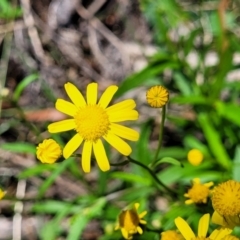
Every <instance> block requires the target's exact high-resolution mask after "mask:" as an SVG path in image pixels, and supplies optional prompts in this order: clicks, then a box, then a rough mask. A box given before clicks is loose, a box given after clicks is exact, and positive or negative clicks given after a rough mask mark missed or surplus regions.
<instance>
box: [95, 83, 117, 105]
mask: <svg viewBox="0 0 240 240" xmlns="http://www.w3.org/2000/svg"><path fill="white" fill-rule="evenodd" d="M117 90H118V87H117V86H115V85H112V86H109V87H108V88H107V89H106V90H105V91H104V93H103V94H102V96H101V98H100V100H99V102H98V105H99V106H101V107H102V108H106V107H107V106H108V104H109V103H110V102H111V100H112V98H113V95H114V94H115V93H116V91H117Z"/></svg>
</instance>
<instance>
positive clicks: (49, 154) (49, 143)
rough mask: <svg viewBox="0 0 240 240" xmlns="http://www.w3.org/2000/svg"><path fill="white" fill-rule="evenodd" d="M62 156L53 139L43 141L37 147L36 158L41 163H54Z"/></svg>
mask: <svg viewBox="0 0 240 240" xmlns="http://www.w3.org/2000/svg"><path fill="white" fill-rule="evenodd" d="M61 155H62V149H61V147H60V146H59V144H58V143H57V142H56V141H54V140H53V139H45V140H44V141H43V142H42V143H39V144H38V146H37V158H38V159H39V160H40V161H41V162H42V163H50V164H52V163H55V162H56V161H57V160H58V158H59V157H60V156H61Z"/></svg>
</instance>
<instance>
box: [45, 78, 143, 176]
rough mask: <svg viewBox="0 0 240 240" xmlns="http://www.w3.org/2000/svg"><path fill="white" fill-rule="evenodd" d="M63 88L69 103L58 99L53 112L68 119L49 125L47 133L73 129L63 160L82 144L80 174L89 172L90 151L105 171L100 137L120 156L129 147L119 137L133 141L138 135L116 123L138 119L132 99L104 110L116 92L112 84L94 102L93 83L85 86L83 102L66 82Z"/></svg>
mask: <svg viewBox="0 0 240 240" xmlns="http://www.w3.org/2000/svg"><path fill="white" fill-rule="evenodd" d="M64 87H65V90H66V92H67V95H68V96H69V98H70V99H71V102H68V101H65V100H63V99H58V100H57V102H56V109H57V110H58V111H60V112H62V113H65V114H67V115H69V116H70V117H71V119H68V120H63V121H60V122H56V123H52V124H50V125H49V126H48V131H49V132H51V133H58V132H64V131H69V130H75V131H76V134H75V135H74V136H73V137H72V138H71V139H70V141H69V142H68V143H67V144H66V146H65V147H64V149H63V156H64V158H69V157H70V156H71V155H72V153H73V152H75V150H76V149H77V148H78V147H79V146H80V145H81V144H82V143H83V150H82V168H83V171H84V172H90V168H91V155H92V151H93V152H94V155H95V158H96V160H97V163H98V165H99V167H100V169H101V170H102V171H108V170H109V169H110V165H109V161H108V158H107V155H106V152H105V149H104V146H103V142H102V138H103V139H105V140H106V141H107V142H108V143H109V144H111V145H112V146H113V147H114V148H115V149H117V150H118V151H119V152H120V153H121V154H123V155H124V156H128V155H130V154H131V152H132V149H131V147H130V146H129V145H128V144H127V143H126V142H125V141H124V140H123V139H122V138H124V139H127V140H131V141H137V140H138V138H139V133H138V132H136V131H135V130H133V129H130V128H127V127H124V126H122V125H120V124H118V123H119V122H123V121H127V120H136V119H138V112H137V111H136V110H134V108H135V106H136V103H135V102H134V100H132V99H128V100H125V101H122V102H119V103H117V104H114V105H112V106H110V107H108V105H109V103H110V101H111V100H112V97H113V95H114V94H115V93H116V91H117V89H118V87H117V86H114V85H113V86H110V87H108V88H107V89H106V90H105V92H104V93H103V94H102V96H101V98H100V100H99V101H98V102H97V92H98V84H97V83H90V84H88V86H87V92H86V100H85V99H84V97H83V96H82V94H81V92H80V91H79V90H78V89H77V88H76V86H74V85H73V84H71V83H66V84H65V85H64Z"/></svg>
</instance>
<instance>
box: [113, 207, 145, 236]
mask: <svg viewBox="0 0 240 240" xmlns="http://www.w3.org/2000/svg"><path fill="white" fill-rule="evenodd" d="M138 208H139V203H135V204H134V207H133V208H132V209H129V210H125V211H122V212H121V213H120V215H119V217H118V224H117V226H116V227H115V230H118V229H121V232H122V235H123V237H124V238H125V239H132V237H133V236H132V235H133V234H136V233H139V234H142V233H143V230H142V228H141V226H140V225H141V224H146V223H147V222H146V221H145V220H143V219H142V218H143V217H144V216H145V215H146V214H147V211H144V212H142V213H140V214H138V213H137V210H138Z"/></svg>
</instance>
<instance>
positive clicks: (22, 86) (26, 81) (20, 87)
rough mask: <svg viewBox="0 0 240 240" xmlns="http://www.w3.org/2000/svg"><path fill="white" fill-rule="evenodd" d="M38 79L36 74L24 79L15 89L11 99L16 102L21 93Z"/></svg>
mask: <svg viewBox="0 0 240 240" xmlns="http://www.w3.org/2000/svg"><path fill="white" fill-rule="evenodd" d="M38 77H39V75H38V74H32V75H30V76H27V77H25V78H24V79H23V80H22V81H21V82H20V83H19V84H18V85H17V87H16V89H15V91H14V93H13V97H12V99H13V100H14V101H18V99H19V97H20V96H21V93H22V91H23V90H24V89H25V88H26V87H27V86H28V85H29V84H30V83H31V82H33V81H35V80H37V79H38Z"/></svg>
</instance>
